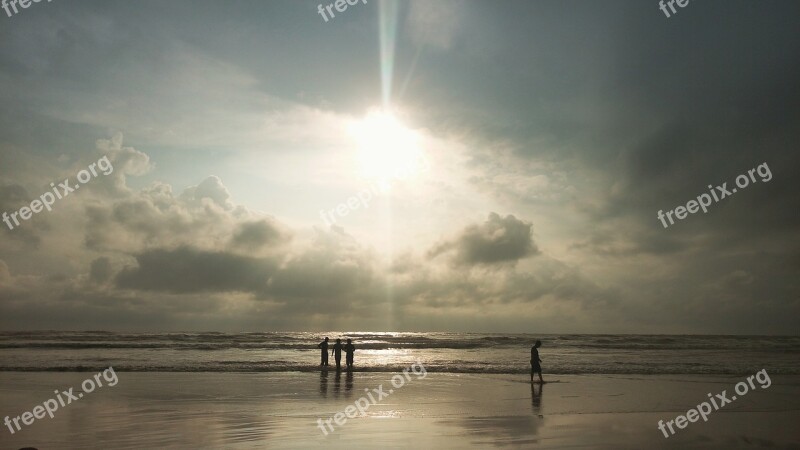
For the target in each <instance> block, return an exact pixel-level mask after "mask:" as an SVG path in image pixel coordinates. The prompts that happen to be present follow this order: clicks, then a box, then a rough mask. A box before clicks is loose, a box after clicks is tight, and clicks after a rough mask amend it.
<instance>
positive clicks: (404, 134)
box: [350, 112, 427, 187]
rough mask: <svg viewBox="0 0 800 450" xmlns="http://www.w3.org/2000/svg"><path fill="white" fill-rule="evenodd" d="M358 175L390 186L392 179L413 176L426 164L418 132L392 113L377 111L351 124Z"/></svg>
mask: <svg viewBox="0 0 800 450" xmlns="http://www.w3.org/2000/svg"><path fill="white" fill-rule="evenodd" d="M350 132H351V134H352V135H353V137H354V139H355V141H356V144H357V149H356V161H357V164H358V166H359V174H360V175H361V176H363V177H365V178H369V179H373V180H376V181H378V182H379V183H381V184H383V185H385V186H387V187H388V185H390V183H391V182H392V181H393V180H396V179H399V180H404V179H410V178H414V177H415V176H416V175H418V174H419V172H420V171H421V170H423V169H424V168H425V167H427V165H426V160H425V155H424V153H423V151H422V149H421V147H420V142H419V135H418V134H417V133H416V132H414V131H412V130H410V129H409V128H408V127H406V126H405V125H403V124H402V123H401V122H400V121H399V120H397V118H396V117H395V116H394V115H392V114H391V113H387V112H374V113H370V114H368V115H367V117H365V118H364V119H362V120H360V121H358V122H356V123H354V124H353V125H352V126H351V127H350Z"/></svg>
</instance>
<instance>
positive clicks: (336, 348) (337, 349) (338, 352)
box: [331, 339, 342, 370]
mask: <svg viewBox="0 0 800 450" xmlns="http://www.w3.org/2000/svg"><path fill="white" fill-rule="evenodd" d="M331 355H333V357H334V358H335V359H336V370H342V340H341V339H337V340H336V343H335V344H333V350H331Z"/></svg>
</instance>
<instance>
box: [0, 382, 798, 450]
mask: <svg viewBox="0 0 800 450" xmlns="http://www.w3.org/2000/svg"><path fill="white" fill-rule="evenodd" d="M394 375H397V374H393V373H388V372H386V373H363V372H354V373H352V374H349V375H348V373H347V372H341V373H340V374H339V375H338V376H337V373H336V371H334V370H330V371H321V372H316V373H314V372H271V373H203V372H194V373H176V372H160V373H141V372H117V376H118V379H119V382H118V383H117V384H116V385H115V386H113V387H111V386H105V387H103V388H102V389H98V390H96V391H94V392H93V393H92V394H91V395H87V396H86V397H85V398H81V399H80V400H79V401H77V402H74V403H73V404H69V405H66V406H65V407H63V408H61V409H59V410H58V411H56V412H55V414H54V417H53V418H52V419H51V418H49V417H47V416H45V418H44V419H39V420H36V421H35V422H34V423H33V424H32V425H29V426H25V427H24V428H22V430H20V431H17V432H15V433H14V434H13V435H12V434H11V433H10V432H9V430H8V428H5V429H3V431H2V432H0V448H3V449H6V448H9V449H18V448H22V447H26V446H33V447H36V448H39V449H68V448H100V447H102V448H114V449H142V448H186V449H191V448H226V449H251V448H252V449H256V448H289V449H291V448H297V449H300V448H314V447H320V446H324V447H326V448H409V447H410V448H491V447H505V448H555V449H559V448H608V449H612V448H631V449H633V448H637V449H638V448H767V447H769V448H800V430H798V429H797V427H796V425H797V423H798V419H800V409H799V408H798V406H800V376H797V375H774V376H772V377H771V381H772V383H771V385H770V386H769V387H768V388H760V387H758V386H756V389H755V390H753V391H751V392H749V393H748V394H747V395H746V396H744V397H743V398H740V399H738V400H736V401H735V402H732V403H730V404H728V405H725V407H723V408H721V409H719V410H718V411H714V412H713V413H712V414H710V415H709V416H708V422H703V421H702V420H700V421H698V422H696V423H690V424H689V425H688V426H687V427H686V428H685V429H682V430H676V431H677V433H676V434H675V435H674V436H670V437H669V438H665V437H664V435H663V434H662V432H661V431H659V430H658V428H657V423H658V421H659V420H665V421H666V420H669V419H673V418H674V417H675V416H676V415H678V414H685V413H686V411H687V410H688V409H689V408H694V407H695V406H696V405H697V404H698V403H700V402H702V401H704V400H706V399H707V393H717V392H721V391H722V390H727V391H728V392H733V389H734V385H735V384H736V383H737V382H739V381H742V379H743V377H741V376H710V375H603V374H591V375H548V374H545V380H546V381H547V380H549V381H550V382H549V383H547V384H545V385H544V386H539V385H533V387H532V385H531V384H530V382H529V377H528V376H526V375H520V374H453V373H427V374H425V376H424V377H422V376H419V375H415V374H411V375H410V376H407V377H406V381H405V384H404V385H403V386H402V387H400V388H397V389H393V387H392V381H391V380H392V376H394ZM90 376H91V372H81V373H75V372H3V373H0V380H2V381H1V382H0V385H1V386H2V393H1V394H0V397H1V398H2V410H1V411H2V413H3V415H12V413H13V415H17V414H21V413H22V412H24V411H30V410H31V409H32V408H33V407H35V406H36V405H37V404H41V403H42V402H43V401H45V400H46V399H48V398H50V397H51V396H53V395H54V394H53V391H54V390H56V389H59V390H66V389H67V388H69V387H73V386H74V387H76V388H77V387H78V386H80V384H81V382H82V381H83V380H84V379H86V378H88V377H90ZM379 386H382V387H383V390H384V391H388V390H389V389H392V390H393V392H392V393H391V395H388V393H387V396H386V397H385V398H382V399H381V400H380V401H376V402H374V403H373V402H370V403H371V405H370V406H369V409H368V410H367V411H366V412H365V414H364V415H363V416H357V417H354V418H349V419H347V420H346V422H345V423H344V424H343V425H341V426H335V429H334V430H333V431H328V433H327V435H326V434H325V433H323V431H322V429H321V428H320V426H319V422H318V419H321V420H322V421H323V423H324V421H325V420H326V419H328V418H332V417H334V415H335V414H336V413H338V412H344V411H345V408H347V407H348V406H350V405H353V404H354V402H356V401H357V400H358V399H359V398H361V397H363V396H365V395H366V394H365V389H368V390H370V391H371V392H373V391H374V390H375V389H377V388H379ZM77 389H79V388H77ZM77 389H76V392H77ZM374 400H377V399H374Z"/></svg>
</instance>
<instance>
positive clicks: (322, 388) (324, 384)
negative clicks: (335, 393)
mask: <svg viewBox="0 0 800 450" xmlns="http://www.w3.org/2000/svg"><path fill="white" fill-rule="evenodd" d="M319 395H321V396H323V397H327V396H328V371H327V370H325V369H322V370H320V371H319Z"/></svg>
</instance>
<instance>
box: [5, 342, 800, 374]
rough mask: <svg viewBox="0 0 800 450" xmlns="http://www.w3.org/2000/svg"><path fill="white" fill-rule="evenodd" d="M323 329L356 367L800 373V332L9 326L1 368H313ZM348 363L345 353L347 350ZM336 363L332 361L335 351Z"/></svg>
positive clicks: (464, 370) (453, 370) (376, 369)
mask: <svg viewBox="0 0 800 450" xmlns="http://www.w3.org/2000/svg"><path fill="white" fill-rule="evenodd" d="M324 336H328V337H330V338H331V341H332V342H333V341H335V340H336V339H337V338H343V340H344V339H346V338H350V339H353V342H354V344H355V346H356V353H355V370H357V371H369V372H392V371H399V370H402V369H403V368H405V367H408V366H410V365H411V364H412V363H414V362H417V361H419V362H420V363H422V364H423V365H424V366H425V368H426V370H427V371H428V372H451V373H502V374H520V373H528V371H529V370H530V365H529V360H530V347H531V345H532V343H533V342H534V341H535V340H536V339H540V340H541V341H542V344H543V345H542V347H541V349H540V351H539V353H540V357H541V359H542V360H543V362H542V368H543V371H544V373H545V374H547V373H552V374H591V373H603V374H730V375H744V374H752V373H755V372H756V371H758V370H761V369H764V368H766V369H767V370H768V372H769V373H770V374H800V337H798V336H687V335H675V336H669V335H583V334H581V335H578V334H552V335H521V334H477V333H443V332H442V333H399V332H387V333H374V332H350V333H339V332H328V333H309V332H294V333H287V332H274V333H215V332H198V333H134V334H128V333H111V332H104V331H86V332H62V331H42V332H2V333H0V370H2V371H95V370H98V369H100V368H105V367H108V366H113V367H114V369H115V370H117V371H138V372H295V371H300V372H312V371H318V370H319V361H320V351H319V349H317V344H318V343H319V342H320V341H321V340H322V338H323V337H324ZM342 363H344V356H342ZM330 364H331V365H332V366H333V365H334V359H333V358H332V357H331V358H330Z"/></svg>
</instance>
